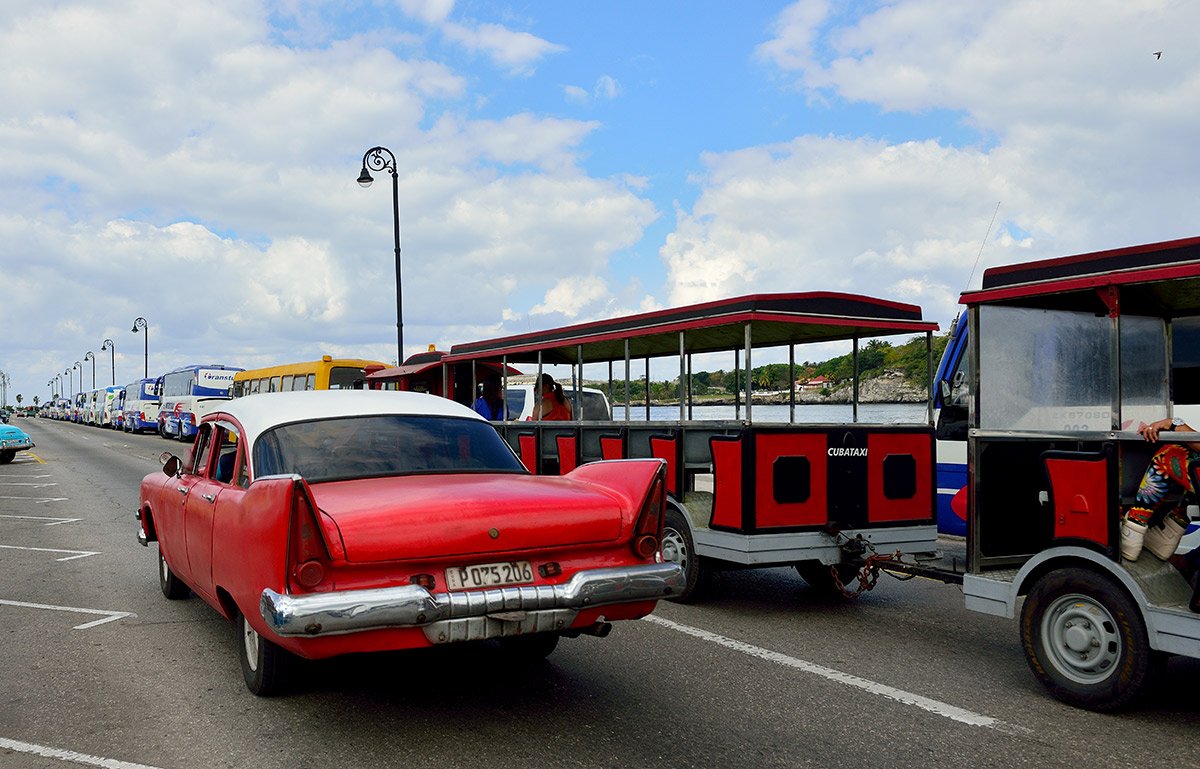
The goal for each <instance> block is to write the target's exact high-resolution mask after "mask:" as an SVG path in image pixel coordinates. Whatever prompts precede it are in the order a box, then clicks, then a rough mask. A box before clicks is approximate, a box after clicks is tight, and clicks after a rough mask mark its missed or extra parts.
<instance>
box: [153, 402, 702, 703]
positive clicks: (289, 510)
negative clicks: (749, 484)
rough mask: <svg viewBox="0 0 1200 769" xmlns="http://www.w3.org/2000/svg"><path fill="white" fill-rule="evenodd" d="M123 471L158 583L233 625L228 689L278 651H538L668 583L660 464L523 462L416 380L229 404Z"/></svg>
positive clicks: (275, 681) (273, 685)
mask: <svg viewBox="0 0 1200 769" xmlns="http://www.w3.org/2000/svg"><path fill="white" fill-rule="evenodd" d="M163 460H164V465H163V471H162V472H156V473H152V474H150V475H148V476H146V478H144V479H143V480H142V486H141V504H140V506H139V510H138V513H137V517H138V520H139V522H140V528H139V532H138V541H139V542H141V543H142V544H143V545H146V544H147V543H149V542H155V541H156V542H158V562H159V583H160V586H161V587H162V591H163V594H164V595H166V596H167V597H168V598H172V599H178V598H186V597H188V596H189V595H190V593H191V592H195V593H196V594H197V595H198V596H200V597H201V598H203V599H204V600H205V601H206V602H207V603H209V604H210V605H211V606H212V607H213V608H214V609H216V610H217V611H218V612H220V613H221V614H222V615H223V616H225V617H226V618H228V619H232V620H235V621H236V622H237V623H238V625H239V629H240V641H239V644H238V648H239V654H240V657H241V663H242V673H243V675H244V677H245V679H246V685H247V686H248V687H249V688H250V690H251V691H252V692H254V693H255V694H260V695H266V694H272V693H275V692H277V691H279V690H281V689H282V688H284V687H285V685H286V682H287V678H288V668H289V662H290V661H291V660H292V658H293V655H295V656H299V657H305V658H309V659H319V658H325V657H331V656H334V655H339V654H346V653H351V652H371V651H383V650H395V649H409V648H417V647H428V646H433V645H436V644H446V643H455V642H461V641H472V640H481V639H499V640H500V643H501V644H503V645H504V646H505V647H507V649H509V650H510V651H511V653H513V654H515V655H520V656H524V657H532V658H541V657H544V656H546V655H548V654H550V652H552V651H553V650H554V648H555V646H556V645H557V643H558V639H559V638H560V637H562V636H568V637H575V636H578V635H580V634H581V633H586V634H590V635H597V636H603V635H606V634H607V633H608V631H609V630H610V629H611V624H610V623H611V622H612V621H614V620H624V619H638V618H640V617H644V616H646V615H647V614H649V613H650V612H651V611H653V610H654V607H655V603H656V602H657V600H658V599H659V598H663V597H666V596H669V595H672V594H674V593H676V592H678V591H679V590H680V589H681V588H682V586H683V574H682V571H681V569H680V568H679V566H678V565H676V564H673V563H663V562H662V559H661V557H660V555H659V550H660V545H661V538H662V530H663V518H664V509H665V507H664V506H665V491H664V488H665V477H664V470H663V463H662V462H661V461H660V460H657V459H651V460H621V461H608V462H595V463H592V464H588V465H583V466H581V467H579V468H577V469H576V470H575V471H574V472H571V473H569V474H567V475H565V476H561V477H542V476H533V475H530V474H529V473H528V472H527V471H526V469H525V467H524V466H523V465H522V464H521V462H520V461H519V460H518V459H517V458H516V456H515V455H514V454H513V452H512V450H511V449H510V448H509V447H508V445H507V444H506V443H505V442H504V440H503V439H501V438H500V436H499V435H498V434H497V433H496V431H495V429H494V428H493V427H492V426H491V425H489V424H488V423H487V422H486V421H485V420H484V419H482V418H481V417H479V416H478V415H477V414H475V413H474V412H473V411H471V410H470V409H468V408H466V407H464V406H461V405H459V404H456V403H454V402H452V401H448V400H446V399H444V398H438V397H435V396H432V395H423V394H420V393H407V392H384V391H318V392H287V393H271V394H263V395H251V396H248V397H244V398H238V399H236V400H232V401H229V402H228V403H227V404H225V406H224V407H223V409H222V410H221V411H218V412H216V413H212V414H209V415H208V416H206V417H205V418H204V420H203V422H202V423H201V425H200V428H199V433H198V435H197V440H196V443H195V446H194V447H193V448H192V452H191V454H190V456H189V457H188V458H187V459H186V460H182V461H181V460H180V459H178V458H177V457H174V456H171V455H169V454H164V457H163Z"/></svg>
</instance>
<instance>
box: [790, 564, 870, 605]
mask: <svg viewBox="0 0 1200 769" xmlns="http://www.w3.org/2000/svg"><path fill="white" fill-rule="evenodd" d="M835 571H836V573H837V578H838V579H839V580H841V582H842V585H843V586H844V587H847V588H849V589H851V590H853V589H854V587H855V585H854V584H853V583H854V577H855V576H856V575H857V574H858V567H856V566H854V565H853V564H848V563H839V564H837V565H834V566H830V565H829V564H824V563H821V562H820V561H805V562H804V563H798V564H796V573H797V574H799V575H800V577H801V578H802V579H803V580H804V581H805V582H807V583H808V584H809V585H810V586H812V588H813V589H814V590H817V591H818V592H821V593H826V594H828V595H843V596H844V595H845V593H844V592H842V590H841V589H840V588H839V587H838V584H837V581H835V580H834V578H833V576H834V572H835Z"/></svg>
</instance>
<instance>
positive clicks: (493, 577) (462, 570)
mask: <svg viewBox="0 0 1200 769" xmlns="http://www.w3.org/2000/svg"><path fill="white" fill-rule="evenodd" d="M530 582H533V566H531V565H530V563H529V561H508V562H505V563H479V564H475V565H474V566H453V567H451V568H449V569H446V585H447V586H448V587H449V588H450V589H451V590H462V589H464V588H472V587H495V586H497V585H525V584H529V583H530Z"/></svg>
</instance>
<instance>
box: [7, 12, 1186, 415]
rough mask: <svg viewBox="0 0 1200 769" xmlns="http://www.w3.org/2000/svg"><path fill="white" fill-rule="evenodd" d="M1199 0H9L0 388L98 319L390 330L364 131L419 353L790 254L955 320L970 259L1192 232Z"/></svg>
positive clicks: (184, 332) (818, 287)
mask: <svg viewBox="0 0 1200 769" xmlns="http://www.w3.org/2000/svg"><path fill="white" fill-rule="evenodd" d="M1198 28H1200V3H1195V2H1189V1H1188V0H1177V1H1172V0H1055V2H1045V1H1044V0H1043V1H1042V2H1034V1H1033V0H993V1H991V2H987V3H974V2H968V3H964V2H962V1H961V0H894V1H890V2H884V1H880V2H849V1H848V0H847V1H842V0H800V1H799V2H795V3H787V2H754V0H747V1H746V2H741V3H737V4H729V3H725V2H709V1H707V0H694V1H691V2H683V1H682V0H680V1H675V0H661V1H660V2H645V1H644V0H640V1H638V2H629V1H627V0H612V1H611V2H606V3H563V2H548V1H546V2H511V3H510V2H480V1H479V0H465V1H457V2H456V0H362V1H361V2H355V1H353V0H348V1H347V2H316V1H315V0H313V1H310V0H189V2H186V3H180V2H176V0H104V1H103V2H100V1H99V0H90V1H86V0H4V1H3V2H0V372H4V373H5V374H7V377H8V381H9V383H10V384H9V387H8V388H7V393H6V394H5V395H6V397H7V402H8V403H9V404H12V403H13V402H14V396H15V394H17V393H22V394H23V395H24V398H25V402H26V404H28V403H30V402H31V400H32V397H33V396H35V395H36V396H39V398H40V399H42V400H45V399H46V398H47V397H49V396H50V394H51V392H52V390H56V389H58V387H59V384H60V383H61V382H65V381H66V379H67V378H68V376H69V377H70V378H71V380H72V381H73V382H74V385H73V386H72V387H71V388H70V390H68V391H77V390H78V389H79V380H80V378H82V384H83V386H84V388H85V389H89V388H90V387H91V386H92V360H91V359H89V358H87V353H89V352H91V353H93V356H94V358H95V372H96V373H95V382H96V385H98V386H104V385H108V384H110V383H111V380H112V379H114V378H115V379H116V382H117V384H125V383H127V382H130V381H133V380H134V379H136V378H139V377H141V376H142V373H143V369H144V368H146V367H148V368H149V370H150V373H151V374H152V375H158V374H161V373H164V372H166V371H169V370H171V369H172V368H175V367H177V366H180V365H184V364H188V363H221V364H225V365H231V366H239V367H242V368H253V367H258V366H264V365H272V364H275V363H285V362H293V361H300V360H312V359H315V358H317V357H319V356H321V355H323V354H329V355H333V356H335V357H362V358H368V359H376V360H381V361H385V362H389V363H390V362H394V361H395V360H396V359H397V350H396V284H397V281H396V274H395V256H394V250H393V249H394V244H393V231H392V202H393V201H392V192H391V177H390V175H389V174H388V173H387V172H386V171H385V172H382V173H376V174H375V178H376V181H375V183H374V184H373V185H372V186H371V187H369V188H366V189H364V188H362V187H360V186H359V185H358V184H357V183H356V179H357V177H358V175H359V172H360V170H361V167H362V162H363V155H364V153H366V151H367V150H368V149H370V148H372V147H375V146H383V147H386V148H388V149H389V150H390V151H391V152H392V153H393V154H394V156H395V159H396V169H397V172H398V173H397V183H398V188H397V189H398V193H397V200H398V208H399V218H400V225H401V240H402V256H401V258H402V270H401V275H402V278H401V294H402V297H403V321H404V342H405V346H404V347H405V349H404V354H405V356H408V355H411V354H413V353H415V352H420V351H423V350H425V349H426V348H427V347H428V345H431V344H433V345H436V346H437V348H438V349H449V347H450V346H451V345H453V344H456V343H459V342H467V341H474V340H480V339H487V338H492V337H496V336H502V335H507V334H513V333H521V332H525V331H534V330H538V329H544V328H551V327H556V326H560V325H564V324H569V323H578V322H584V321H588V320H594V319H600V318H607V317H613V316H616V315H622V314H627V313H631V312H640V311H646V310H652V309H658V308H665V307H674V306H679V305H685V304H691V303H695V302H700V301H706V300H712V299H719V298H725V297H734V296H740V295H745V294H753V293H765V292H781V291H786V292H793V291H795V292H800V291H846V292H853V293H861V294H867V295H870V296H876V297H881V298H886V299H893V300H898V301H904V302H909V303H913V304H917V305H919V306H921V307H922V309H923V311H924V313H925V317H926V318H927V319H931V320H934V321H936V322H938V323H939V324H940V325H941V327H942V328H943V329H945V328H947V327H948V325H949V323H950V321H951V320H952V319H953V318H954V316H955V315H956V313H957V301H958V297H959V295H960V293H961V292H962V291H964V290H966V289H968V288H972V287H977V286H978V284H979V279H980V274H981V273H982V271H983V270H984V269H985V268H986V267H989V266H993V265H1000V264H1009V263H1014V262H1023V261H1028V260H1032V259H1041V258H1048V257H1054V256H1063V255H1068V254H1077V253H1085V252H1089V251H1095V250H1101V249H1108V248H1117V247H1121V246H1127V245H1134V244H1139V243H1150V242H1157V241H1163V240H1170V239H1174V238H1180V237H1190V236H1195V235H1197V234H1200V232H1198V230H1200V224H1196V223H1195V222H1194V219H1195V214H1196V210H1197V203H1198V202H1200V173H1198V172H1200V152H1198V146H1197V145H1198V142H1197V135H1198V134H1197V127H1198V126H1200V67H1198V66H1197V64H1198V62H1197V55H1198V54H1197V47H1196V45H1195V43H1194V35H1195V30H1196V29H1198ZM1156 52H1161V56H1156V55H1155V53H1156ZM138 317H142V318H145V319H146V321H147V322H148V324H149V328H148V332H149V336H148V337H147V336H145V332H144V331H142V330H139V331H138V332H137V333H132V332H131V327H132V325H133V321H134V319H135V318H138ZM106 339H108V340H112V342H113V345H112V347H113V348H115V349H114V350H113V351H111V352H110V351H107V350H105V351H102V350H101V348H102V346H103V343H104V340H106ZM147 346H148V360H147V357H146V347H147ZM814 359H815V358H814ZM755 362H756V363H762V362H766V361H765V360H761V359H759V358H756V359H755ZM76 363H79V364H80V366H79V367H76V366H75V364H76ZM675 365H676V366H677V364H675ZM731 367H732V362H730V364H729V365H727V366H726V368H731ZM114 368H115V373H114V372H113V369H114ZM675 370H676V371H677V370H678V369H677V368H676V369H675ZM66 372H69V374H67V373H66ZM51 380H53V385H48V384H47V382H48V381H51ZM63 389H67V388H66V387H65V386H64V388H63Z"/></svg>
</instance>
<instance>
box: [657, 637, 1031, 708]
mask: <svg viewBox="0 0 1200 769" xmlns="http://www.w3.org/2000/svg"><path fill="white" fill-rule="evenodd" d="M643 621H648V622H653V623H655V624H656V625H661V626H663V627H665V628H670V629H671V630H675V631H678V632H680V633H684V634H686V635H690V636H693V637H694V638H699V639H700V640H702V641H708V642H709V643H715V644H717V645H719V646H724V647H725V648H727V649H732V650H734V651H738V652H742V653H743V654H749V655H750V656H751V657H758V658H760V659H764V660H767V661H768V662H774V663H776V664H778V665H783V666H784V667H789V668H794V669H796V670H801V671H803V672H805V673H812V674H813V675H818V676H821V677H822V678H826V679H828V680H830V681H834V682H835V683H839V684H845V685H847V686H853V687H855V688H858V689H862V690H863V691H866V692H870V693H871V694H878V695H880V696H883V697H887V698H888V699H892V700H895V701H896V702H899V703H902V704H904V705H914V706H916V707H918V708H921V709H922V710H927V711H929V712H930V713H933V714H935V715H939V716H942V717H943V718H949V719H950V720H952V721H958V722H959V723H963V724H969V725H970V726H986V727H988V728H991V729H999V730H1002V731H1015V730H1017V727H1013V726H1011V725H1009V724H1005V723H1004V722H1003V721H1000V720H999V719H995V718H992V717H991V716H985V715H981V714H979V713H974V712H972V711H970V710H964V709H963V708H960V707H956V706H954V705H948V704H946V703H945V702H939V701H937V700H932V699H929V698H928V697H922V696H921V695H919V694H913V693H912V692H906V691H904V690H902V689H896V688H893V687H891V686H887V685H886V684H880V683H876V682H875V681H870V680H868V679H866V678H859V677H858V676H854V675H850V674H849V673H843V672H842V671H840V670H834V669H833V668H827V667H825V666H824V665H818V664H816V663H814V662H807V661H805V660H801V659H796V658H795V657H789V656H787V655H786V654H780V653H779V652H773V651H771V650H770V649H763V648H761V647H759V646H753V645H751V644H748V643H744V642H742V641H735V640H734V639H732V638H726V637H725V636H722V635H717V634H716V633H710V632H708V631H707V630H701V629H700V628H695V627H691V626H690V625H681V624H679V623H678V622H672V621H671V620H669V619H663V618H662V617H656V616H654V615H650V616H648V617H644V618H643Z"/></svg>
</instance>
